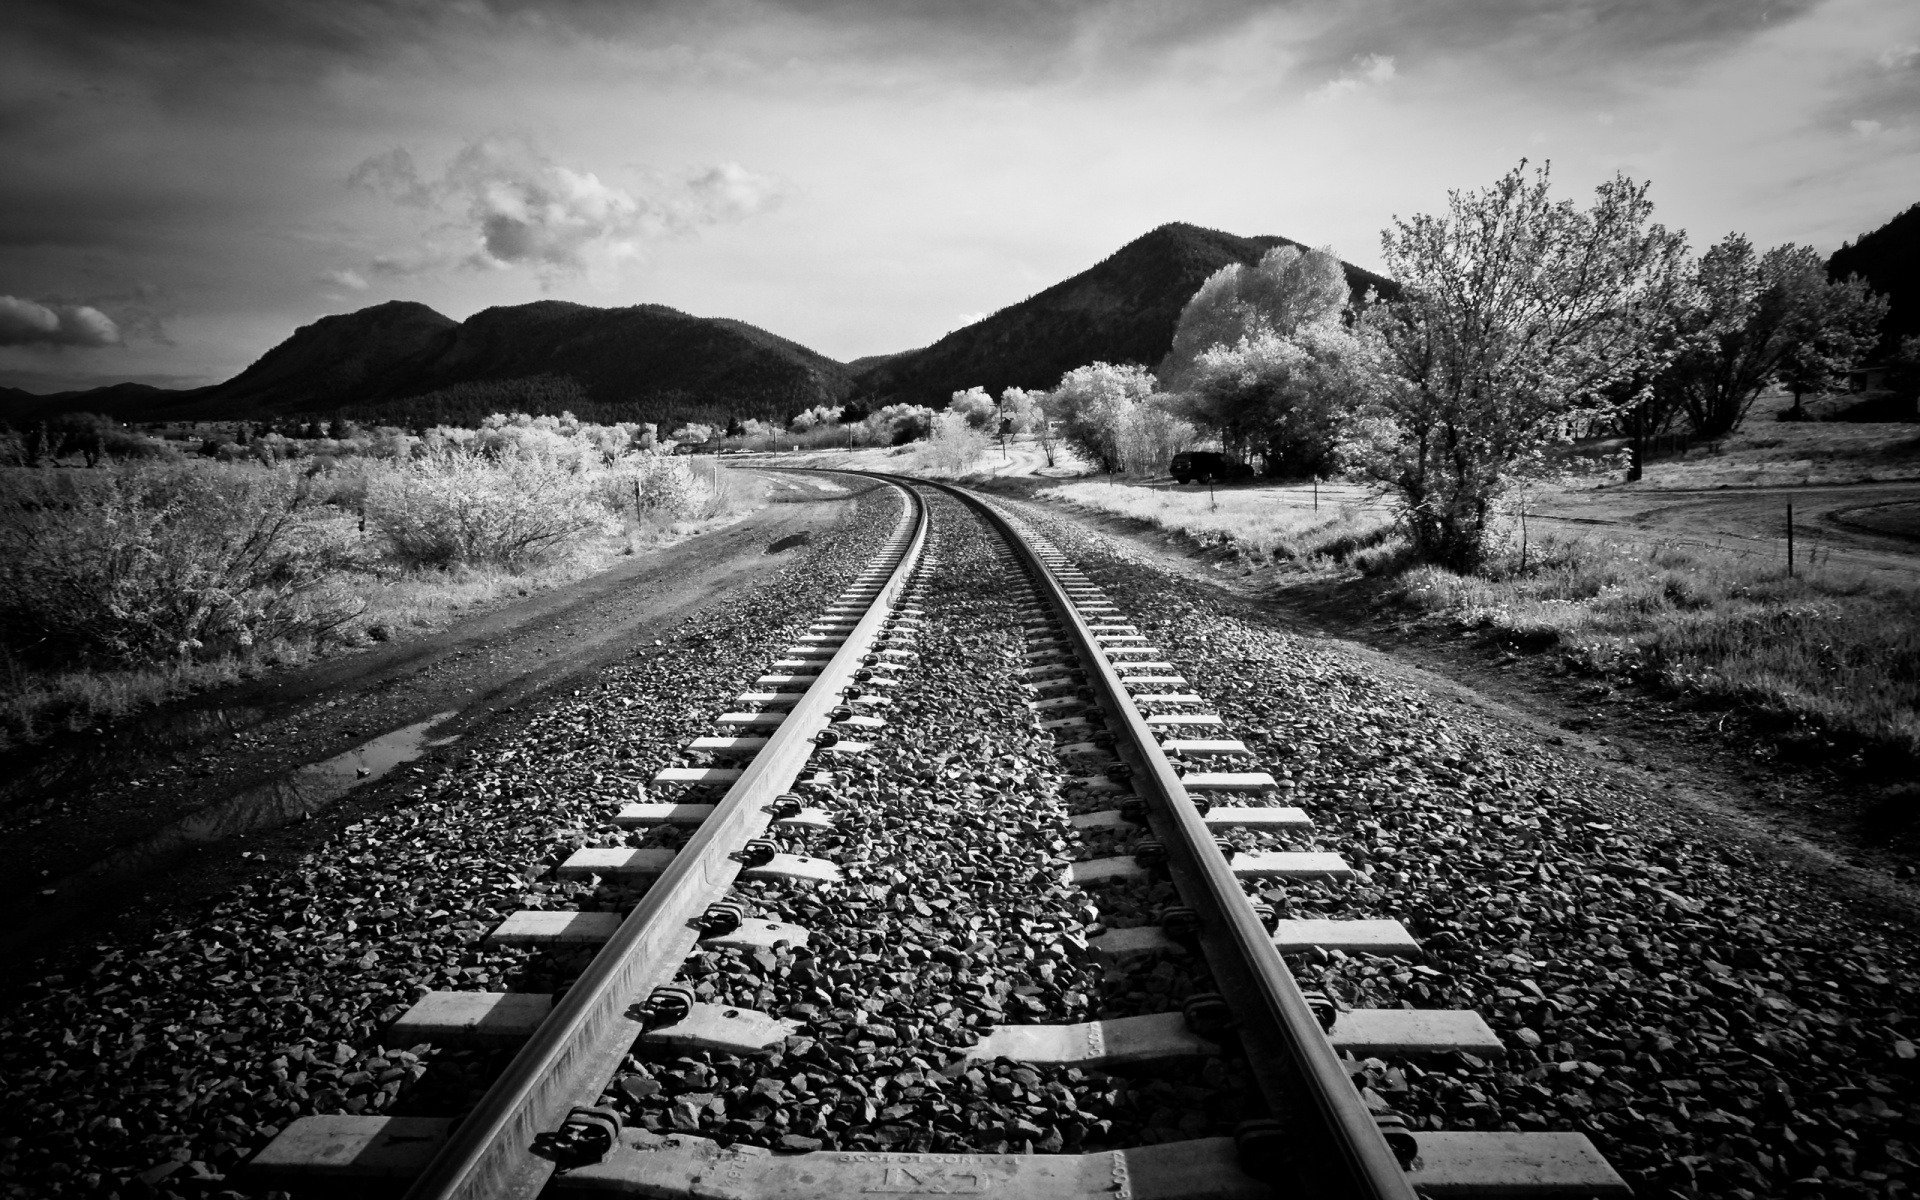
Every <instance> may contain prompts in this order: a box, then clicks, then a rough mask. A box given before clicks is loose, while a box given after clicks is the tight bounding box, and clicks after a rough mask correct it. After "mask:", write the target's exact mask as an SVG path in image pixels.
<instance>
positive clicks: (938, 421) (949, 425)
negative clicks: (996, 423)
mask: <svg viewBox="0 0 1920 1200" xmlns="http://www.w3.org/2000/svg"><path fill="white" fill-rule="evenodd" d="M989 445H991V442H989V441H988V439H987V435H986V434H985V433H983V432H981V431H980V430H979V429H976V428H974V427H973V424H972V423H971V422H970V421H969V420H968V416H967V414H966V413H964V412H943V413H940V414H938V415H937V416H935V417H934V418H933V430H932V432H931V433H930V434H929V435H928V437H927V440H926V441H925V442H923V443H922V444H921V445H920V446H918V447H917V448H916V449H915V452H914V456H913V464H912V467H911V469H912V470H915V471H918V472H920V473H922V474H926V475H962V474H965V473H966V471H967V469H968V468H969V467H971V466H973V464H974V463H977V462H979V461H980V458H981V456H982V455H984V454H985V453H986V452H987V447H988V446H989Z"/></svg>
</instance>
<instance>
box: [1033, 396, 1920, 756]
mask: <svg viewBox="0 0 1920 1200" xmlns="http://www.w3.org/2000/svg"><path fill="white" fill-rule="evenodd" d="M1802 428H1804V427H1802ZM1835 440H1836V441H1837V440H1839V439H1835ZM1035 498H1036V499H1041V500H1051V501H1055V502H1059V503H1066V504H1070V505H1073V506H1075V507H1078V508H1081V509H1086V510H1092V511H1096V512H1103V513H1112V514H1116V515H1119V516H1124V517H1130V518H1133V519H1135V520H1139V521H1144V522H1147V523H1150V524H1153V525H1155V526H1158V527H1161V528H1164V529H1168V530H1172V531H1175V532H1178V533H1180V534H1183V535H1185V536H1186V537H1188V538H1191V539H1193V540H1194V541H1196V542H1199V543H1201V544H1203V545H1237V546H1238V547H1240V548H1242V549H1244V550H1245V551H1246V552H1247V553H1248V556H1249V557H1254V558H1260V557H1265V558H1269V559H1274V560H1286V561H1291V562H1292V563H1293V564H1295V565H1297V566H1299V567H1302V568H1305V569H1307V570H1314V571H1322V572H1327V573H1328V575H1329V577H1332V575H1333V574H1334V573H1336V572H1337V573H1338V574H1339V575H1340V576H1342V577H1345V578H1349V579H1350V578H1352V574H1351V571H1352V569H1354V568H1357V569H1359V570H1360V571H1362V572H1365V573H1367V574H1372V575H1375V576H1376V577H1377V578H1379V580H1380V586H1381V587H1382V588H1383V590H1384V591H1385V592H1386V594H1387V595H1388V596H1390V597H1391V598H1392V599H1394V600H1395V601H1397V602H1398V603H1400V604H1402V605H1405V606H1407V607H1410V608H1412V609H1414V610H1415V611H1417V612H1420V613H1423V614H1425V615H1426V616H1427V617H1428V618H1430V619H1431V620H1433V621H1435V622H1440V623H1444V624H1447V625H1453V626H1458V627H1466V628H1477V629H1483V630H1487V631H1491V632H1494V633H1497V634H1499V635H1501V636H1502V637H1504V638H1506V639H1508V640H1510V641H1512V642H1515V643H1517V644H1520V645H1523V646H1525V647H1527V648H1530V649H1534V650H1553V651H1555V652H1557V653H1559V654H1561V655H1563V656H1565V658H1566V659H1567V660H1568V661H1569V663H1570V664H1572V665H1573V666H1574V667H1575V668H1576V669H1578V670H1580V671H1583V672H1588V673H1592V674H1596V675H1602V676H1611V677H1616V678H1629V679H1633V680H1637V681H1640V682H1642V683H1646V684H1650V685H1652V686H1655V687H1659V688H1662V689H1667V690H1671V691H1677V692H1681V693H1685V694H1691V695H1696V696H1701V697H1706V698H1710V699H1715V700H1720V701H1724V702H1728V703H1733V704H1737V705H1740V706H1743V707H1746V708H1749V709H1751V710H1757V711H1759V712H1761V713H1765V714H1771V715H1773V716H1775V717H1777V718H1779V720H1780V723H1781V724H1782V725H1783V726H1785V727H1786V728H1787V730H1788V735H1789V736H1793V737H1797V738H1803V739H1811V740H1821V739H1825V740H1831V741H1832V742H1834V743H1836V744H1837V745H1839V746H1840V747H1841V748H1842V749H1843V750H1844V751H1845V752H1849V753H1851V752H1852V751H1854V750H1864V751H1866V752H1868V753H1869V754H1870V755H1871V756H1875V757H1876V758H1878V759H1879V760H1880V761H1882V762H1891V763H1894V764H1901V763H1906V764H1912V763H1920V621H1916V620H1915V613H1920V587H1916V586H1914V585H1911V584H1903V583H1900V582H1888V581H1887V580H1886V578H1885V577H1884V576H1882V575H1874V576H1871V577H1869V576H1866V575H1863V574H1861V573H1859V572H1853V571H1848V570H1845V569H1836V568H1834V567H1832V566H1826V567H1820V566H1812V567H1807V568H1803V569H1802V571H1801V572H1800V573H1799V574H1798V575H1797V576H1795V577H1792V578H1789V577H1787V575H1786V574H1785V572H1784V570H1783V569H1782V567H1781V564H1780V563H1779V562H1778V561H1777V560H1770V559H1761V558H1757V557H1755V556H1753V555H1748V554H1741V553H1739V552H1737V551H1733V550H1719V549H1714V548H1709V547H1702V546H1698V545H1694V544H1682V543H1679V542H1675V541H1670V540H1661V539H1659V538H1658V536H1657V535H1652V534H1640V535H1636V536H1632V537H1623V538H1600V537H1591V538H1578V539H1551V538H1550V539H1548V540H1547V541H1546V542H1544V543H1541V542H1537V541H1536V542H1535V543H1534V544H1533V545H1532V546H1531V547H1530V549H1529V552H1528V554H1527V557H1526V561H1525V569H1524V570H1522V569H1521V563H1520V561H1519V556H1518V554H1517V553H1516V551H1515V549H1514V548H1511V547H1510V548H1507V549H1503V550H1501V551H1500V552H1498V553H1496V554H1495V555H1494V556H1493V558H1492V560H1491V562H1490V563H1489V565H1488V568H1487V571H1486V573H1485V574H1484V575H1482V576H1472V577H1469V576H1461V575H1456V574H1454V573H1452V572H1449V571H1445V570H1441V569H1439V568H1435V567H1424V566H1423V567H1413V568H1411V569H1405V567H1404V546H1403V545H1402V544H1401V540H1400V539H1398V538H1395V537H1393V536H1391V530H1392V526H1391V520H1390V513H1389V512H1388V510H1387V508H1386V507H1385V506H1384V505H1383V504H1380V503H1379V502H1377V501H1373V500H1371V499H1369V498H1368V497H1367V496H1366V495H1365V494H1363V493H1361V492H1360V491H1359V490H1358V489H1353V488H1344V489H1343V488H1339V487H1334V488H1323V489H1322V492H1321V509H1320V511H1319V512H1318V513H1315V512H1314V511H1313V509H1312V507H1311V503H1310V501H1309V500H1308V499H1307V498H1306V496H1305V495H1304V494H1303V489H1301V488H1299V487H1284V488H1276V487H1270V486H1255V487H1247V488H1233V489H1225V490H1221V491H1220V492H1219V493H1218V504H1217V507H1216V506H1215V504H1214V503H1212V502H1211V501H1210V500H1209V498H1208V496H1207V494H1206V492H1205V491H1204V490H1197V491H1194V490H1177V491H1176V490H1169V489H1164V488H1153V487H1146V486H1137V485H1127V484H1120V485H1109V484H1106V483H1103V482H1102V483H1096V482H1076V483H1068V484H1063V485H1061V486H1058V487H1053V488H1048V489H1045V490H1044V491H1041V492H1038V493H1036V494H1035ZM1509 532H1510V531H1509Z"/></svg>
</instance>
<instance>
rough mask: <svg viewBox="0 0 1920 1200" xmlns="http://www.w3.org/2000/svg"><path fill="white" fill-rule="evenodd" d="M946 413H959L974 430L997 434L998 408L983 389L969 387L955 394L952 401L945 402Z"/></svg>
mask: <svg viewBox="0 0 1920 1200" xmlns="http://www.w3.org/2000/svg"><path fill="white" fill-rule="evenodd" d="M947 411H948V412H950V413H959V414H960V416H962V417H963V418H965V419H966V422H967V424H968V425H970V426H972V427H973V428H975V429H984V430H986V431H987V432H988V433H994V432H997V429H996V426H997V425H998V424H999V421H1000V406H999V405H997V404H995V403H994V402H993V397H992V396H989V395H987V393H986V389H985V388H977V387H971V388H968V389H967V390H966V391H964V392H955V393H954V394H953V399H951V400H949V401H948V402H947Z"/></svg>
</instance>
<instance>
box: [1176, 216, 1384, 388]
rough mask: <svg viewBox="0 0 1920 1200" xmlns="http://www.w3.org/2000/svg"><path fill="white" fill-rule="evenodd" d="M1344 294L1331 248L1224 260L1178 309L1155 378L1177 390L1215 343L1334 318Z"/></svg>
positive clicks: (1284, 249) (1285, 249) (1278, 250)
mask: <svg viewBox="0 0 1920 1200" xmlns="http://www.w3.org/2000/svg"><path fill="white" fill-rule="evenodd" d="M1349 295H1350V293H1349V290H1348V288H1347V274H1346V268H1345V267H1343V266H1342V265H1341V263H1340V260H1339V259H1338V258H1337V257H1335V256H1334V254H1333V253H1332V251H1330V250H1306V251H1302V250H1301V249H1300V248H1299V247H1297V246H1276V247H1274V248H1273V249H1272V250H1269V251H1267V252H1266V254H1264V255H1262V256H1261V258H1260V261H1259V262H1258V263H1255V264H1254V265H1253V266H1251V267H1247V266H1242V265H1241V264H1239V263H1228V264H1227V265H1226V266H1224V267H1221V268H1220V269H1219V270H1218V271H1215V272H1214V273H1213V274H1212V275H1209V276H1208V277H1207V281H1206V282H1205V283H1203V284H1201V285H1200V290H1199V291H1197V292H1195V293H1194V294H1193V298H1192V299H1190V300H1188V301H1187V304H1186V307H1185V308H1183V309H1182V310H1181V311H1180V321H1179V323H1178V324H1177V325H1175V326H1174V331H1173V349H1171V350H1169V351H1168V352H1167V357H1166V358H1165V359H1163V360H1162V361H1161V364H1160V369H1159V371H1158V374H1159V376H1160V379H1161V381H1162V382H1163V383H1165V384H1166V385H1167V386H1168V387H1169V388H1172V389H1175V390H1178V389H1181V388H1184V387H1186V386H1187V383H1188V374H1189V372H1191V371H1192V369H1193V367H1194V364H1195V363H1196V362H1198V361H1199V358H1200V355H1201V354H1203V353H1205V352H1206V351H1208V350H1210V349H1212V348H1213V347H1215V346H1232V345H1235V344H1236V343H1238V342H1240V341H1242V340H1244V339H1248V338H1254V337H1258V336H1259V335H1261V334H1270V333H1277V334H1290V333H1292V332H1294V331H1295V330H1297V329H1300V328H1302V327H1303V326H1308V325H1318V324H1324V323H1327V322H1331V321H1338V320H1339V319H1340V316H1341V314H1342V313H1343V312H1344V311H1345V310H1346V307H1347V302H1348V298H1349Z"/></svg>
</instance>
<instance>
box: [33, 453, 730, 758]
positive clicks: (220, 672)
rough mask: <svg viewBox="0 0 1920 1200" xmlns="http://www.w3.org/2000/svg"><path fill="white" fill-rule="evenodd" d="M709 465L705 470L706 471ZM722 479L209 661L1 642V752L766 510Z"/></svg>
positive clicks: (433, 625)
mask: <svg viewBox="0 0 1920 1200" xmlns="http://www.w3.org/2000/svg"><path fill="white" fill-rule="evenodd" d="M710 469H711V468H702V474H703V475H704V474H705V473H706V472H707V471H708V470H710ZM709 482H710V483H712V484H713V485H714V486H713V488H712V490H711V493H710V494H709V495H707V496H706V497H705V498H704V499H703V502H702V503H701V504H700V505H699V506H698V508H697V510H696V511H694V512H693V513H692V514H691V515H688V516H685V517H681V518H678V519H676V518H674V517H672V516H671V515H669V514H667V513H665V512H660V511H649V512H647V513H646V514H644V516H635V515H634V514H633V513H631V512H629V513H626V514H623V515H622V516H621V517H620V518H619V519H618V520H616V521H613V522H611V523H610V524H609V525H608V527H607V528H605V529H604V530H602V531H600V532H597V533H596V534H594V535H593V536H591V537H589V538H586V539H584V540H582V541H580V542H578V543H576V544H575V545H573V546H572V547H570V548H569V550H568V552H567V553H565V554H559V555H554V556H551V557H549V558H546V559H543V560H540V561H535V562H530V563H525V564H522V565H521V566H519V567H518V568H509V567H505V566H500V565H494V564H478V565H461V566H455V567H452V568H449V569H446V570H432V569H408V570H387V571H384V572H381V573H371V572H369V573H362V574H357V575H354V576H352V577H351V578H350V580H349V582H348V591H349V592H350V594H351V596H352V598H353V600H354V601H355V604H356V606H357V607H358V609H359V612H358V615H356V616H355V617H353V618H352V619H351V620H349V621H347V622H345V623H344V624H343V625H341V626H340V627H338V628H337V629H335V630H333V631H331V632H330V634H329V636H328V637H327V638H325V639H323V640H319V641H315V640H312V639H301V640H296V641H288V640H276V641H273V642H270V643H268V644H264V645H259V646H255V647H252V648H251V649H249V650H247V651H244V652H241V653H235V654H228V655H223V656H221V657H219V658H215V659H211V660H205V661H191V660H186V661H173V662H165V663H160V664H153V665H141V666H120V667H104V666H94V667H46V666H26V665H23V664H21V663H20V661H19V660H18V659H17V658H16V657H15V656H13V655H12V654H10V653H7V652H6V651H5V649H4V648H0V750H4V749H7V748H10V747H12V746H16V745H20V744H23V743H30V742H33V741H37V740H39V739H41V738H43V737H45V736H47V735H48V734H50V733H54V732H57V731H59V730H62V729H86V728H90V727H95V726H99V725H102V724H104V723H106V722H110V721H112V720H114V719H116V718H120V717H124V716H127V715H129V714H132V713H136V712H139V711H140V710H142V709H146V708H151V707H153V706H154V705H156V704H159V703H162V702H164V701H166V700H169V699H172V698H174V697H178V696H181V695H186V694H190V693H193V692H197V691H204V690H206V689H209V688H214V687H220V686H223V685H227V684H232V683H237V682H240V681H243V680H246V679H251V678H255V677H257V676H259V675H262V674H265V673H267V672H269V671H272V670H275V669H279V668H283V667H288V666H295V665H298V664H300V663H304V662H310V661H313V660H315V659H318V658H323V657H330V656H333V655H336V654H339V653H342V652H352V651H354V650H358V649H364V648H367V647H370V646H374V645H377V644H379V643H382V642H388V641H392V640H395V639H397V638H402V637H408V636H418V635H420V634H424V633H430V632H432V631H434V630H438V629H441V628H444V627H446V626H448V625H450V624H452V623H453V622H454V621H456V620H458V619H460V618H462V617H464V616H468V615H471V614H473V613H475V612H479V611H484V610H486V609H489V608H493V607H496V606H498V605H501V604H507V603H511V602H513V601H515V600H518V599H521V598H523V597H526V596H531V595H535V594H537V593H540V592H545V591H550V590H552V589H554V588H559V587H565V586H566V585H568V584H571V583H575V582H577V581H579V580H581V579H584V578H586V577H588V576H590V575H595V574H598V573H599V572H601V571H605V570H607V569H609V568H611V567H613V566H615V565H617V564H618V563H620V562H621V561H622V560H624V559H626V558H629V557H631V556H634V555H639V554H645V553H648V552H651V551H654V550H659V549H662V548H664V547H666V546H669V545H672V544H674V543H676V542H680V541H684V540H685V539H687V538H689V537H695V536H698V535H699V534H702V533H707V532H710V531H712V530H714V529H718V528H721V527H723V526H726V525H730V524H733V523H734V522H736V521H739V520H741V519H742V518H744V517H745V516H746V515H747V514H748V513H750V512H752V511H754V510H755V509H757V508H758V507H760V503H759V500H760V498H759V496H758V495H757V494H756V493H755V492H753V491H752V489H748V488H744V487H742V486H741V484H740V482H739V480H738V477H736V476H733V475H731V474H730V473H728V472H724V471H717V472H715V473H714V475H713V476H712V478H711V479H710V480H709Z"/></svg>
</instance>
